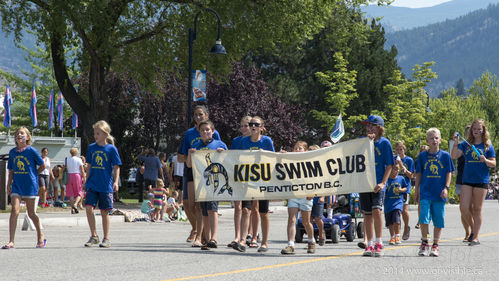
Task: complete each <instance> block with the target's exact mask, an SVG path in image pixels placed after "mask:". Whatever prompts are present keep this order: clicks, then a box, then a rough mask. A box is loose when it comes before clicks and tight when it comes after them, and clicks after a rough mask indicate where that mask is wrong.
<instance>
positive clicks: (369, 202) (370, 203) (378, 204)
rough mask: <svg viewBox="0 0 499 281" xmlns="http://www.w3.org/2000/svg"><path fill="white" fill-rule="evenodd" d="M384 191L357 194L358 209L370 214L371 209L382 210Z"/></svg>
mask: <svg viewBox="0 0 499 281" xmlns="http://www.w3.org/2000/svg"><path fill="white" fill-rule="evenodd" d="M384 197H385V192H384V191H380V192H377V193H374V192H366V193H360V194H359V203H360V209H361V210H362V212H363V213H364V214H368V215H370V214H371V213H372V211H373V210H375V209H378V210H383V199H384Z"/></svg>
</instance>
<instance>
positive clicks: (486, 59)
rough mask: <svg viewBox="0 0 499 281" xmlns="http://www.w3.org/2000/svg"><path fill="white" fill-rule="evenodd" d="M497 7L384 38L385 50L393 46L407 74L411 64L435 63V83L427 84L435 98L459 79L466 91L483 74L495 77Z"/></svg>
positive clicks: (498, 35)
mask: <svg viewBox="0 0 499 281" xmlns="http://www.w3.org/2000/svg"><path fill="white" fill-rule="evenodd" d="M498 30H499V4H495V5H490V6H489V7H488V8H487V9H482V10H477V11H474V12H472V13H469V14H467V15H466V16H462V17H459V18H457V19H454V20H447V21H444V22H441V23H436V24H432V25H428V26H425V27H419V28H415V29H411V30H407V31H399V32H395V33H390V34H386V37H387V43H386V45H385V46H386V47H387V48H389V47H390V46H392V45H395V46H396V47H397V49H398V56H397V60H398V63H399V65H400V66H401V67H402V70H403V72H404V73H406V74H410V73H411V72H412V71H411V69H412V67H413V66H414V65H415V64H421V63H423V62H425V61H435V62H436V64H435V66H434V67H433V70H434V71H435V72H436V73H437V75H438V79H436V80H434V81H433V82H432V83H431V84H430V88H431V89H430V92H431V94H432V95H433V96H437V95H438V94H439V93H440V91H441V90H443V89H446V88H448V87H450V86H455V85H456V83H457V81H458V80H459V79H460V78H462V79H463V80H464V84H465V87H466V88H468V87H469V86H470V85H471V83H472V82H473V80H474V79H477V78H478V77H480V75H482V73H483V72H484V71H486V70H488V71H490V72H492V73H494V74H498V73H499V56H498V46H499V32H498Z"/></svg>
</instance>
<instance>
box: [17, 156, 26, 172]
mask: <svg viewBox="0 0 499 281" xmlns="http://www.w3.org/2000/svg"><path fill="white" fill-rule="evenodd" d="M17 169H18V170H19V171H25V169H24V162H23V161H21V159H17Z"/></svg>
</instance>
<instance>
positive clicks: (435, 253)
mask: <svg viewBox="0 0 499 281" xmlns="http://www.w3.org/2000/svg"><path fill="white" fill-rule="evenodd" d="M438 255H439V250H438V245H437V244H433V246H431V251H430V256H432V257H438Z"/></svg>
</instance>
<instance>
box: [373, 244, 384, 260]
mask: <svg viewBox="0 0 499 281" xmlns="http://www.w3.org/2000/svg"><path fill="white" fill-rule="evenodd" d="M383 248H384V247H383V245H382V244H380V243H376V245H374V256H375V257H382V256H383Z"/></svg>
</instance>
